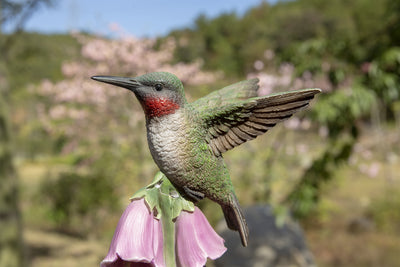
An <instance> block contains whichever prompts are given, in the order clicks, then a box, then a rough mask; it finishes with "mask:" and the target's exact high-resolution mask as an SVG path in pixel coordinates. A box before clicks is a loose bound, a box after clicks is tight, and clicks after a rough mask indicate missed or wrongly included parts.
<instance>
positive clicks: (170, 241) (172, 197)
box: [131, 172, 194, 266]
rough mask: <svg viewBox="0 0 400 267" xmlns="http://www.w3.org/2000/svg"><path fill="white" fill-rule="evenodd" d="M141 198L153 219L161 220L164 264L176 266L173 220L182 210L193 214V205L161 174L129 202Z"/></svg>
mask: <svg viewBox="0 0 400 267" xmlns="http://www.w3.org/2000/svg"><path fill="white" fill-rule="evenodd" d="M143 197H144V200H145V202H146V204H147V206H148V207H149V208H150V210H152V211H153V212H154V214H155V218H156V219H158V220H161V224H162V229H163V237H164V238H163V247H164V260H165V264H166V266H176V255H175V219H176V218H177V217H178V216H179V214H180V213H181V212H182V211H183V210H185V211H189V212H193V211H194V204H193V202H190V201H187V200H186V199H184V198H183V197H182V196H181V195H179V193H178V191H177V190H176V189H175V187H174V186H173V185H172V184H171V182H170V181H169V180H168V179H167V177H166V176H165V175H164V174H163V173H162V172H158V173H157V174H156V176H155V177H154V179H153V182H152V183H151V184H149V185H148V186H146V187H144V188H142V189H140V190H139V191H138V192H137V193H136V194H134V195H133V196H132V197H131V200H134V199H141V198H143Z"/></svg>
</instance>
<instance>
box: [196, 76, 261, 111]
mask: <svg viewBox="0 0 400 267" xmlns="http://www.w3.org/2000/svg"><path fill="white" fill-rule="evenodd" d="M258 82H259V80H258V79H257V78H254V79H250V80H245V81H241V82H238V83H234V84H231V85H229V86H226V87H224V88H222V89H220V90H217V91H213V92H211V93H210V94H208V95H206V96H204V97H202V98H199V99H197V100H196V101H195V102H193V103H192V105H193V106H194V107H195V108H196V109H197V110H198V111H200V112H201V111H203V110H209V109H210V108H213V107H220V106H224V105H227V104H231V103H233V102H239V101H242V100H246V99H249V98H253V97H256V96H257V90H258Z"/></svg>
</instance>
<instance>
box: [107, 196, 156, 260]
mask: <svg viewBox="0 0 400 267" xmlns="http://www.w3.org/2000/svg"><path fill="white" fill-rule="evenodd" d="M153 233H154V218H153V215H152V213H151V212H150V211H149V209H148V208H147V206H146V204H145V203H144V199H139V200H134V201H132V202H131V203H130V204H129V206H128V207H127V208H126V210H125V211H124V213H123V214H122V216H121V218H120V220H119V222H118V225H117V229H116V230H115V233H114V236H113V239H112V241H111V245H110V249H109V251H108V254H107V256H106V257H105V258H104V260H103V261H102V262H101V265H100V266H101V267H106V266H111V265H112V264H111V263H113V262H116V261H117V260H118V258H121V259H122V260H124V261H136V262H147V263H150V262H152V261H153V259H154V258H155V257H154V256H155V255H154V250H153Z"/></svg>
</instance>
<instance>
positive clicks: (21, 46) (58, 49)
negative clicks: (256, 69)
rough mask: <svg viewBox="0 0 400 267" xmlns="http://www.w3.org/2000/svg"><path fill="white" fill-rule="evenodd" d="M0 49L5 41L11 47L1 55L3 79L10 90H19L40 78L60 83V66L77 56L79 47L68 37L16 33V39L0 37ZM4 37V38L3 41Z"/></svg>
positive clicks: (40, 79)
mask: <svg viewBox="0 0 400 267" xmlns="http://www.w3.org/2000/svg"><path fill="white" fill-rule="evenodd" d="M0 37H1V38H0V48H2V50H3V49H5V47H4V46H6V45H7V43H5V42H6V41H7V40H8V39H14V38H15V40H14V41H13V44H12V46H11V47H9V48H8V49H7V50H6V51H7V53H4V54H2V56H1V58H3V60H4V62H5V63H7V76H6V78H7V80H8V83H9V87H10V90H14V91H15V90H21V89H24V87H25V86H26V85H27V84H35V83H38V82H40V81H42V80H43V79H48V80H51V81H57V80H61V79H62V78H63V75H62V73H61V63H62V62H65V61H69V60H73V59H75V58H77V57H78V55H79V48H80V46H79V44H78V42H77V41H76V39H75V38H73V37H72V36H70V35H43V34H37V33H20V34H19V35H18V36H10V35H6V36H1V35H0ZM4 37H7V38H4Z"/></svg>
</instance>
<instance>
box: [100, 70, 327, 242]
mask: <svg viewBox="0 0 400 267" xmlns="http://www.w3.org/2000/svg"><path fill="white" fill-rule="evenodd" d="M93 79H95V80H98V81H102V82H106V83H110V84H113V85H117V86H122V87H124V88H127V89H129V90H131V91H132V92H134V93H135V95H136V97H137V98H138V100H139V101H140V102H141V104H142V106H143V108H144V110H145V114H146V127H147V138H148V142H149V148H150V152H151V154H152V156H153V158H154V161H155V162H156V164H157V165H158V167H159V168H160V170H161V171H162V172H163V173H164V174H165V175H166V176H167V178H168V179H169V180H170V181H171V182H172V183H173V184H174V186H175V187H176V188H177V189H178V190H179V191H180V192H181V194H183V195H184V196H185V197H187V198H189V199H191V200H193V201H198V200H200V199H202V198H204V197H207V198H210V199H211V200H213V201H215V202H217V203H219V204H220V205H221V207H222V210H223V212H224V215H225V219H226V222H227V225H228V227H229V228H230V229H232V230H236V231H239V233H240V237H241V240H242V244H243V245H244V246H246V245H247V242H248V241H247V240H248V229H247V225H246V222H245V219H244V217H243V214H242V212H241V209H240V206H239V203H238V200H237V198H236V196H235V193H234V188H233V185H232V182H231V179H230V176H229V173H228V169H227V167H226V165H225V163H224V161H223V158H222V153H223V152H225V151H227V150H230V149H232V148H234V147H236V146H238V145H240V144H242V143H244V142H246V141H248V140H251V139H254V138H256V137H257V136H258V135H261V134H263V133H265V132H266V131H268V130H269V129H271V128H272V127H274V126H275V125H276V123H278V122H280V121H283V120H285V119H287V118H289V117H290V116H292V114H294V113H295V112H297V111H299V110H301V109H303V108H305V107H306V106H308V103H309V102H310V100H311V99H312V98H313V97H314V95H315V94H317V93H319V92H320V90H319V89H305V90H299V91H292V92H286V93H279V94H274V95H270V96H262V97H257V90H258V79H251V80H247V81H242V82H239V83H235V84H233V85H230V86H227V87H225V88H222V89H221V90H218V91H215V92H212V93H210V94H209V95H207V96H205V97H203V98H200V99H198V100H197V101H195V102H193V103H188V102H187V101H186V98H185V96H184V92H183V85H182V83H181V82H180V80H179V79H178V78H177V77H176V76H175V75H173V74H170V73H166V72H155V73H149V74H145V75H142V76H139V77H136V78H120V77H110V76H97V77H93ZM151 109H158V110H157V112H156V111H154V112H151Z"/></svg>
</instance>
